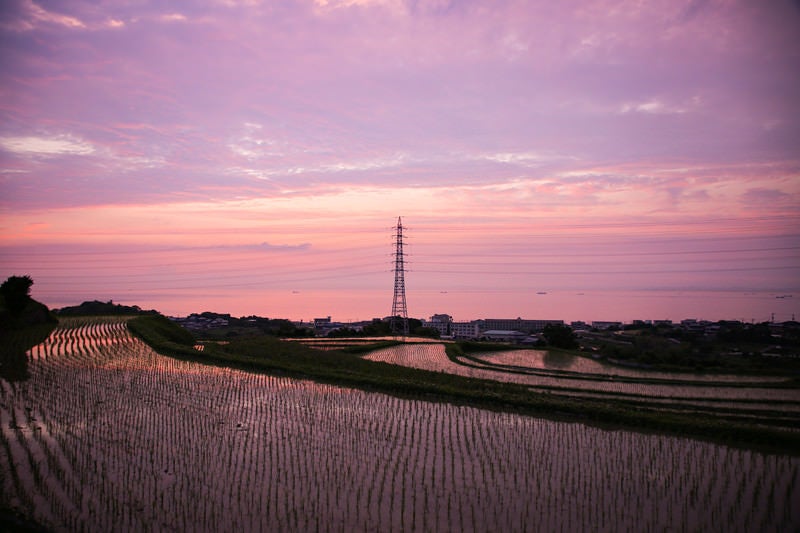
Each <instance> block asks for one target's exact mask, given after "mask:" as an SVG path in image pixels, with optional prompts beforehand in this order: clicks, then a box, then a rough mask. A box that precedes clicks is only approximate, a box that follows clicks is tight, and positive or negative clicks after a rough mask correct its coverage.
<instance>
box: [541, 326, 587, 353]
mask: <svg viewBox="0 0 800 533" xmlns="http://www.w3.org/2000/svg"><path fill="white" fill-rule="evenodd" d="M542 335H543V336H544V338H545V339H546V340H547V344H549V345H550V346H555V347H556V348H577V347H578V339H576V338H575V332H574V331H572V328H570V327H569V326H565V325H563V324H547V325H546V326H545V327H544V331H543V332H542Z"/></svg>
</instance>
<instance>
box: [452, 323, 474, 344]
mask: <svg viewBox="0 0 800 533" xmlns="http://www.w3.org/2000/svg"><path fill="white" fill-rule="evenodd" d="M450 335H452V336H453V338H454V339H477V338H478V337H480V336H481V329H480V327H479V325H478V321H477V320H472V321H471V322H451V323H450Z"/></svg>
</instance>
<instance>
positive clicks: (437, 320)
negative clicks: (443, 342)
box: [422, 314, 453, 337]
mask: <svg viewBox="0 0 800 533" xmlns="http://www.w3.org/2000/svg"><path fill="white" fill-rule="evenodd" d="M452 323H453V317H451V316H450V315H445V314H439V315H433V316H432V317H431V318H430V320H426V321H425V322H423V323H422V325H423V326H424V327H426V328H431V329H435V330H436V331H438V332H439V335H440V336H441V337H449V336H450V335H452V333H451V325H452Z"/></svg>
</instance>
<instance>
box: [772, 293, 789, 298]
mask: <svg viewBox="0 0 800 533" xmlns="http://www.w3.org/2000/svg"><path fill="white" fill-rule="evenodd" d="M791 297H792V295H791V294H782V295H780V296H776V297H775V298H791Z"/></svg>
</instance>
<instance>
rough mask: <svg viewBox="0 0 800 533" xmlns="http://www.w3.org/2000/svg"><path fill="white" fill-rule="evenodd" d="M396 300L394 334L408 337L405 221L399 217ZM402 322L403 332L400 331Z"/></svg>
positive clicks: (395, 257)
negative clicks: (404, 241) (404, 244)
mask: <svg viewBox="0 0 800 533" xmlns="http://www.w3.org/2000/svg"><path fill="white" fill-rule="evenodd" d="M394 245H395V251H394V298H393V299H392V319H391V329H392V334H393V335H397V334H398V333H402V334H403V336H404V337H405V336H407V335H408V311H407V310H406V279H405V272H406V269H405V263H404V258H403V221H402V220H401V217H397V229H396V230H395V234H394ZM399 322H402V331H399V329H400V324H399Z"/></svg>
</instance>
